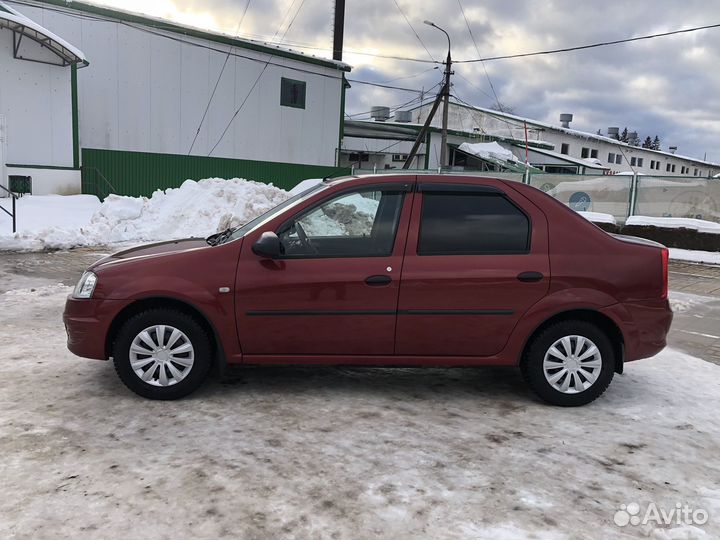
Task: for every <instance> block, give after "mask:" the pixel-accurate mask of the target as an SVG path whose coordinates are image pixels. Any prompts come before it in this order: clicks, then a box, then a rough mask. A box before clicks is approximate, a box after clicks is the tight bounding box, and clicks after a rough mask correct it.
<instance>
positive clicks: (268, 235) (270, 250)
mask: <svg viewBox="0 0 720 540" xmlns="http://www.w3.org/2000/svg"><path fill="white" fill-rule="evenodd" d="M252 251H253V253H254V254H255V255H259V256H260V257H265V258H266V259H275V258H276V257H279V256H280V254H281V249H280V239H279V238H278V235H277V234H275V233H274V232H272V231H265V232H264V233H262V234H261V235H260V238H258V239H257V241H256V242H255V243H254V244H253V246H252Z"/></svg>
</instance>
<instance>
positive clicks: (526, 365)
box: [521, 321, 615, 407]
mask: <svg viewBox="0 0 720 540" xmlns="http://www.w3.org/2000/svg"><path fill="white" fill-rule="evenodd" d="M521 368H522V371H523V375H524V376H525V379H526V380H527V381H528V383H529V384H530V387H531V388H532V389H533V390H534V391H535V393H536V394H537V395H538V396H540V397H541V398H542V399H544V400H545V401H547V402H548V403H552V404H553V405H560V406H563V407H575V406H578V405H585V404H587V403H590V402H591V401H593V400H595V399H597V398H598V397H599V396H600V395H602V393H603V392H605V390H606V389H607V387H608V386H609V384H610V381H612V378H613V375H614V372H615V355H614V354H613V347H612V344H611V342H610V340H609V339H608V337H607V335H606V334H605V333H604V332H603V331H602V330H601V329H600V328H598V327H597V326H596V325H594V324H592V323H589V322H586V321H563V322H559V323H556V324H554V325H552V326H550V327H548V328H546V329H545V330H543V331H542V332H541V333H540V334H539V335H538V336H537V337H536V338H535V339H534V340H533V341H532V343H531V344H530V346H529V348H528V350H527V353H526V355H525V358H524V359H523V362H522V363H521Z"/></svg>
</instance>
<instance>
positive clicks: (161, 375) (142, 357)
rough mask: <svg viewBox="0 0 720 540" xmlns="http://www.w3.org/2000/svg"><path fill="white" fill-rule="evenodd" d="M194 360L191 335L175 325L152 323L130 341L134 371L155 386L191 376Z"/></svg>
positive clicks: (175, 382) (131, 363)
mask: <svg viewBox="0 0 720 540" xmlns="http://www.w3.org/2000/svg"><path fill="white" fill-rule="evenodd" d="M194 361H195V349H194V348H193V345H192V343H191V342H190V339H189V338H188V337H187V336H186V335H185V334H184V333H183V332H182V331H180V330H178V329H177V328H175V327H173V326H167V325H163V324H157V325H155V326H149V327H148V328H146V329H145V330H143V331H142V332H140V333H139V334H138V335H137V336H135V339H133V341H132V343H131V344H130V366H131V367H132V369H133V371H134V372H135V375H137V376H138V377H140V379H142V380H143V381H145V382H146V383H148V384H151V385H153V386H172V385H173V384H177V383H179V382H180V381H182V380H183V379H184V378H185V377H187V376H188V373H190V370H191V369H192V366H193V362H194Z"/></svg>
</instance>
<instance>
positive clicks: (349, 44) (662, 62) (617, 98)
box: [104, 0, 720, 161]
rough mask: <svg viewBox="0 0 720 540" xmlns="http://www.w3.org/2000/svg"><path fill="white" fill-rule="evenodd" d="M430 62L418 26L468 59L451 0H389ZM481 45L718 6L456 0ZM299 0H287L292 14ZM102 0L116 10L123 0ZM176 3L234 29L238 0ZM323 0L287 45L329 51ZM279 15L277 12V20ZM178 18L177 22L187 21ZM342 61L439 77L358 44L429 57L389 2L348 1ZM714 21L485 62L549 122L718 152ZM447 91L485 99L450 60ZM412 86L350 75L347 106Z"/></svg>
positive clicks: (541, 41) (258, 14)
mask: <svg viewBox="0 0 720 540" xmlns="http://www.w3.org/2000/svg"><path fill="white" fill-rule="evenodd" d="M397 1H398V3H399V4H400V6H401V8H402V9H403V10H404V12H405V14H406V15H407V17H408V18H409V19H410V22H411V23H412V24H413V26H414V27H415V30H416V31H417V32H418V34H419V35H420V37H421V38H422V40H423V42H424V43H425V45H426V46H427V48H428V49H429V51H430V52H431V54H432V56H433V57H434V58H435V59H436V60H440V59H443V58H444V56H445V52H446V47H447V45H446V41H445V36H444V35H443V34H442V33H441V32H439V31H437V30H435V29H433V28H430V27H428V26H425V25H424V24H422V21H423V20H424V19H431V20H433V21H435V22H436V23H437V24H438V25H440V26H442V27H443V28H445V29H446V30H447V31H448V33H449V34H450V36H451V38H452V42H453V48H452V51H453V58H454V59H456V60H463V59H470V58H476V57H477V56H478V54H477V52H476V50H475V47H474V46H473V43H472V41H471V39H470V36H469V34H468V31H467V28H466V26H465V22H464V20H463V18H462V16H461V15H460V10H459V8H458V4H457V0H435V1H433V2H428V1H422V0H397ZM462 1H463V6H464V8H465V13H466V15H467V17H468V19H469V21H470V25H471V27H472V30H473V33H474V35H475V38H476V41H477V44H478V47H479V49H480V53H481V55H483V56H486V57H487V56H494V55H502V54H512V53H519V52H527V51H533V50H542V49H548V48H560V47H567V46H574V45H582V44H587V43H594V42H600V41H608V40H614V39H622V38H626V37H630V36H633V35H641V34H648V33H654V32H662V31H667V30H674V29H678V28H686V27H690V26H700V25H705V24H712V23H718V22H720V4H718V3H715V2H707V1H702V0H686V1H684V2H676V1H673V0H636V1H634V2H626V1H623V0H605V1H603V2H577V1H575V0H546V1H544V2H542V3H539V2H537V1H535V2H531V1H530V0H514V1H507V0H483V1H482V2H480V1H479V0H462ZM301 2H302V0H295V2H294V4H295V5H294V7H293V10H292V11H291V12H290V13H294V11H295V10H296V9H297V6H299V5H300V4H301ZM104 3H107V4H111V5H115V6H117V7H120V8H123V7H125V8H127V5H128V2H126V1H124V0H105V1H104ZM171 3H172V4H173V5H174V6H175V7H176V8H177V9H178V10H180V11H182V12H185V13H196V14H198V20H199V21H200V20H203V21H205V20H207V17H208V16H211V17H212V18H213V20H214V21H215V22H214V26H215V27H216V29H218V30H222V31H226V32H228V33H233V32H234V31H235V29H236V27H237V22H238V20H239V16H240V14H241V13H242V10H243V7H244V5H245V0H172V2H171ZM291 4H293V0H252V1H251V4H250V9H249V11H248V15H247V17H246V19H245V22H244V23H243V26H242V29H241V35H248V36H251V37H255V38H258V37H264V38H265V39H269V38H271V37H272V36H273V34H275V32H276V31H277V29H278V25H279V23H280V21H281V20H283V18H284V17H285V16H286V14H287V13H288V12H289V7H290V6H291ZM332 9H333V3H332V2H321V1H320V0H306V1H305V3H304V5H303V8H302V11H301V12H300V13H299V15H298V17H297V19H296V21H295V23H294V25H293V27H292V29H291V30H290V31H289V32H288V34H287V36H286V42H287V43H288V44H289V45H290V46H293V45H294V46H296V47H299V46H306V47H317V48H319V49H322V50H317V49H303V50H304V51H305V52H307V53H313V54H317V55H319V56H329V55H330V52H329V50H330V48H331V44H332ZM289 18H290V17H286V18H285V24H286V25H287V22H288V21H289ZM186 22H187V21H186ZM345 47H346V54H345V57H346V60H347V61H348V62H349V63H351V64H353V65H354V69H353V72H352V73H351V75H350V77H351V78H354V79H360V80H366V81H373V82H385V81H392V80H395V79H398V78H401V77H407V78H404V79H400V80H395V81H394V82H390V83H389V84H392V85H397V86H402V87H407V88H412V89H417V90H420V89H422V88H423V87H424V88H425V89H427V88H430V87H432V86H433V85H435V84H436V83H437V82H439V80H440V78H441V75H442V74H441V72H440V70H429V68H432V67H433V66H432V65H431V64H425V63H419V62H410V61H398V60H390V59H382V58H374V57H372V56H364V55H361V54H357V53H361V52H367V53H378V54H386V55H396V56H403V57H411V58H418V59H423V60H428V59H429V58H428V55H427V53H426V52H425V50H424V49H423V48H422V46H421V45H420V43H418V40H417V38H416V37H415V36H414V35H413V33H412V31H411V30H410V28H409V27H408V25H407V24H406V22H405V21H404V19H403V17H402V16H401V14H400V13H399V12H398V10H397V8H396V6H395V3H394V2H393V0H362V1H358V0H347V12H346V27H345ZM719 53H720V29H717V30H707V31H702V32H696V33H693V34H685V35H680V36H672V37H666V38H659V39H654V40H650V41H642V42H637V43H632V44H624V45H617V46H611V47H605V48H598V49H591V50H587V51H579V52H572V53H564V54H557V55H552V56H541V57H534V58H525V59H516V60H504V61H496V62H487V63H486V64H485V67H486V69H487V71H488V74H489V76H490V78H491V80H492V82H493V84H494V87H495V90H496V91H497V94H498V97H499V99H500V100H501V101H502V102H503V103H505V104H508V105H511V106H512V107H513V108H514V109H515V111H516V112H517V113H518V114H521V115H525V116H528V117H531V118H536V119H539V120H545V121H549V122H557V120H558V115H559V113H561V112H572V113H574V115H575V120H574V122H573V127H575V128H577V129H582V130H585V131H590V132H594V131H596V130H597V129H603V130H605V129H606V128H607V127H608V126H620V127H621V128H622V127H624V126H628V127H629V128H632V129H634V130H636V131H638V132H639V133H640V134H641V135H642V136H645V135H651V136H654V135H656V134H657V135H659V136H660V138H661V139H662V141H663V146H664V147H665V148H666V147H667V146H668V145H670V144H673V145H677V146H679V147H680V150H679V152H680V153H682V154H685V155H691V156H695V157H703V155H704V154H705V152H707V157H708V159H712V160H714V161H720V69H718V68H717V63H718V59H720V54H719ZM455 73H456V76H455V77H454V89H453V91H454V93H455V94H456V95H457V96H458V97H460V98H461V99H463V100H465V101H467V102H470V103H472V104H476V105H480V106H490V105H492V104H493V102H494V97H493V96H492V92H491V90H490V86H489V84H488V80H487V77H486V75H485V72H484V70H483V67H482V65H481V64H479V63H476V64H456V65H455ZM417 95H418V94H413V93H409V92H404V91H399V90H387V89H381V88H374V87H371V86H366V85H360V84H354V85H353V87H352V89H351V90H350V91H349V92H348V96H347V97H348V99H347V111H348V112H349V113H350V114H354V113H359V112H363V111H367V110H369V109H370V106H372V105H391V106H393V105H399V104H401V103H404V102H407V101H409V100H411V99H413V98H414V97H416V96H417Z"/></svg>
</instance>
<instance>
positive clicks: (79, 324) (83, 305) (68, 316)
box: [63, 295, 123, 360]
mask: <svg viewBox="0 0 720 540" xmlns="http://www.w3.org/2000/svg"><path fill="white" fill-rule="evenodd" d="M122 307H123V302H122V301H119V300H102V299H96V298H88V299H84V298H82V299H81V298H74V297H73V296H72V295H70V296H68V298H67V301H66V302H65V312H64V313H63V323H64V324H65V331H66V333H67V337H68V339H67V347H68V349H69V350H70V352H72V353H73V354H76V355H77V356H82V357H83V358H94V359H97V360H107V358H108V354H107V351H106V342H107V335H108V331H109V329H110V325H111V323H112V321H113V319H114V318H115V316H116V315H117V314H118V313H119V312H120V310H121V309H122Z"/></svg>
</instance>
